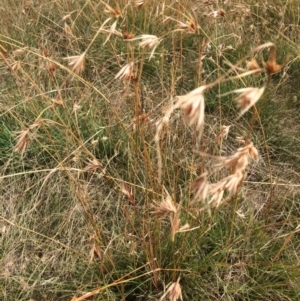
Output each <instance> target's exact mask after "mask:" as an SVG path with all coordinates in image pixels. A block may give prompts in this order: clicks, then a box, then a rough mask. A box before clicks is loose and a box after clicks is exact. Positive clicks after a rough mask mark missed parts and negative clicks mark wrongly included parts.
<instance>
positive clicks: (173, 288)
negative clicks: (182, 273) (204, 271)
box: [160, 277, 183, 301]
mask: <svg viewBox="0 0 300 301" xmlns="http://www.w3.org/2000/svg"><path fill="white" fill-rule="evenodd" d="M179 281H180V277H179V278H178V279H177V281H176V282H173V283H172V284H171V285H170V286H169V288H168V289H167V291H166V292H165V293H164V294H163V296H162V297H161V298H160V301H162V300H163V299H164V298H165V297H166V296H168V299H169V301H177V300H178V299H180V300H183V299H182V291H181V286H180V284H179Z"/></svg>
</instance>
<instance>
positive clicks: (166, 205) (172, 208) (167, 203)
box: [154, 195, 178, 218]
mask: <svg viewBox="0 0 300 301" xmlns="http://www.w3.org/2000/svg"><path fill="white" fill-rule="evenodd" d="M177 212H178V210H177V208H176V205H175V204H174V202H173V201H172V198H171V196H169V195H168V196H167V197H166V199H165V200H164V201H163V202H162V203H160V205H159V206H158V207H157V208H156V211H155V212H154V213H155V215H156V216H157V217H159V218H164V217H166V216H168V215H169V214H173V215H176V213H177Z"/></svg>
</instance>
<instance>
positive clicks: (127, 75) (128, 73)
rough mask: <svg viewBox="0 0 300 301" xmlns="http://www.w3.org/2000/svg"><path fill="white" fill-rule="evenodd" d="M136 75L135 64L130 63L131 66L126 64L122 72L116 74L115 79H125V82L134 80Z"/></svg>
mask: <svg viewBox="0 0 300 301" xmlns="http://www.w3.org/2000/svg"><path fill="white" fill-rule="evenodd" d="M134 77H135V76H134V74H133V62H130V63H129V64H126V65H125V66H123V67H122V68H121V70H120V71H119V72H118V73H117V74H116V76H115V79H117V78H119V79H124V80H129V79H134Z"/></svg>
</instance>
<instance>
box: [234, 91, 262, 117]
mask: <svg viewBox="0 0 300 301" xmlns="http://www.w3.org/2000/svg"><path fill="white" fill-rule="evenodd" d="M264 91H265V87H262V88H260V89H259V88H253V87H248V88H242V89H237V90H234V91H233V92H234V93H240V95H239V96H238V97H237V98H236V100H235V101H236V102H237V106H238V108H240V116H242V115H243V114H244V113H246V112H247V111H248V110H249V109H250V108H251V107H252V106H253V105H255V104H256V102H257V101H258V100H259V99H260V97H261V96H262V95H263V93H264Z"/></svg>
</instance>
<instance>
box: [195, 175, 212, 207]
mask: <svg viewBox="0 0 300 301" xmlns="http://www.w3.org/2000/svg"><path fill="white" fill-rule="evenodd" d="M192 189H193V190H194V191H195V199H197V200H199V201H202V200H204V199H205V198H206V196H207V193H208V183H207V172H205V173H203V174H202V175H200V176H199V177H198V178H197V179H196V180H195V181H194V182H193V183H192Z"/></svg>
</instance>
